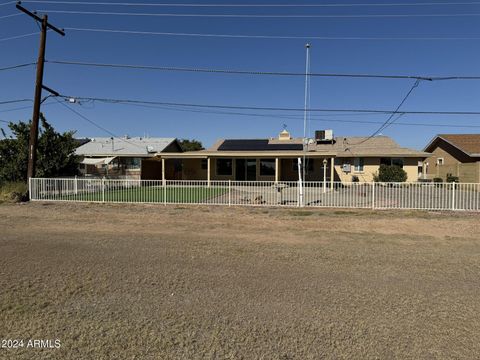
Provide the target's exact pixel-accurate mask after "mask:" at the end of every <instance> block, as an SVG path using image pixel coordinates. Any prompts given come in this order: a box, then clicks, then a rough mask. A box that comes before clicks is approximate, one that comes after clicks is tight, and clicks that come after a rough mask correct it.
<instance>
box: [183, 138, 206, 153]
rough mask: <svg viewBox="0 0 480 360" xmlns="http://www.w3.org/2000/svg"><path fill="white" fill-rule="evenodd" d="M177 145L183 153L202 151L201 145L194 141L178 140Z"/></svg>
mask: <svg viewBox="0 0 480 360" xmlns="http://www.w3.org/2000/svg"><path fill="white" fill-rule="evenodd" d="M178 143H179V144H180V147H181V148H182V150H183V151H198V150H203V149H204V147H203V145H202V143H201V142H200V141H198V140H195V139H192V140H189V139H180V140H178Z"/></svg>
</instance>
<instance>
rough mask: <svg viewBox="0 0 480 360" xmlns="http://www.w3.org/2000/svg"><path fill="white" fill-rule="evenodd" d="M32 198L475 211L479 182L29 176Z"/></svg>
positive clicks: (478, 208) (478, 207)
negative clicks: (208, 180) (202, 179)
mask: <svg viewBox="0 0 480 360" xmlns="http://www.w3.org/2000/svg"><path fill="white" fill-rule="evenodd" d="M29 189H30V199H31V200H32V201H67V202H108V203H158V204H165V205H166V204H196V205H231V206H239V205H242V206H246V205H249V206H300V207H336V208H367V209H368V208H370V209H423V210H464V211H480V184H456V183H359V182H356V183H355V182H354V183H343V182H334V183H333V185H332V184H330V183H324V182H302V183H300V182H298V181H282V182H278V183H276V182H271V181H210V182H207V181H185V180H181V181H180V180H167V181H165V182H162V181H161V180H107V179H84V178H78V179H72V178H68V179H41V178H36V179H31V180H30V183H29Z"/></svg>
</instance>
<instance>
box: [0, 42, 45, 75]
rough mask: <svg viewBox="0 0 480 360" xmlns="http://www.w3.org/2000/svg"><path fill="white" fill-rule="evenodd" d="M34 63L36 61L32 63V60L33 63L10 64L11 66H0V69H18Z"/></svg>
mask: <svg viewBox="0 0 480 360" xmlns="http://www.w3.org/2000/svg"><path fill="white" fill-rule="evenodd" d="M0 41H1V40H0ZM36 64H37V63H34V62H33V63H26V64H18V65H12V66H7V67H3V68H0V71H6V70H14V69H20V68H24V67H28V66H33V65H36Z"/></svg>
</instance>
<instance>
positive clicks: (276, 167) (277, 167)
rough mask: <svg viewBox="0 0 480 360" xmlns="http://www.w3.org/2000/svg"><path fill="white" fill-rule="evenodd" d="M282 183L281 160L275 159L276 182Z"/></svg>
mask: <svg viewBox="0 0 480 360" xmlns="http://www.w3.org/2000/svg"><path fill="white" fill-rule="evenodd" d="M279 181H280V159H279V158H278V157H277V158H275V182H276V183H278V182H279Z"/></svg>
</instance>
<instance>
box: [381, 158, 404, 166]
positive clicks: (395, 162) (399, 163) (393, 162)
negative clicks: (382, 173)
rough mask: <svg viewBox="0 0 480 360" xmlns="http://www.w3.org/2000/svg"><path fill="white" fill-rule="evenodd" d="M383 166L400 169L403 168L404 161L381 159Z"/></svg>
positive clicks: (399, 159)
mask: <svg viewBox="0 0 480 360" xmlns="http://www.w3.org/2000/svg"><path fill="white" fill-rule="evenodd" d="M380 164H381V165H389V166H390V165H394V166H398V167H400V168H403V159H401V158H381V159H380Z"/></svg>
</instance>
